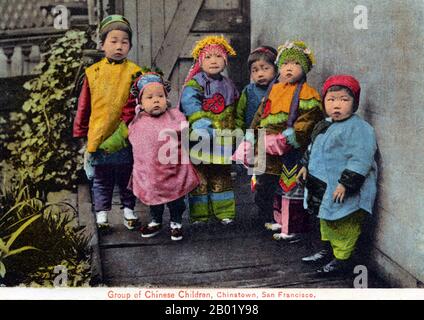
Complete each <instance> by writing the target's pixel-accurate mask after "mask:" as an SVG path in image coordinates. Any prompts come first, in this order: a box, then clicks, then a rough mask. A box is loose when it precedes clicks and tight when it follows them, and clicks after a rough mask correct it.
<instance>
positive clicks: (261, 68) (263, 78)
mask: <svg viewBox="0 0 424 320" xmlns="http://www.w3.org/2000/svg"><path fill="white" fill-rule="evenodd" d="M250 77H251V78H252V80H253V82H254V83H256V84H259V85H261V86H266V85H268V84H269V83H270V82H271V80H272V79H274V77H275V68H274V66H273V65H272V64H270V63H268V62H266V61H265V60H258V61H255V62H253V63H252V65H251V67H250Z"/></svg>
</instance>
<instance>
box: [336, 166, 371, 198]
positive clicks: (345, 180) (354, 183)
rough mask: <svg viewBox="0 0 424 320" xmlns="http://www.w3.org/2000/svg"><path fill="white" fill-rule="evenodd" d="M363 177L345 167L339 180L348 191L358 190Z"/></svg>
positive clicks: (363, 179)
mask: <svg viewBox="0 0 424 320" xmlns="http://www.w3.org/2000/svg"><path fill="white" fill-rule="evenodd" d="M364 181H365V177H364V176H363V175H361V174H359V173H356V172H354V171H351V170H348V169H345V170H344V171H343V172H342V175H341V177H340V179H339V182H340V183H341V184H342V185H344V186H345V187H346V189H347V191H348V192H349V193H355V192H358V191H359V189H361V187H362V184H363V183H364Z"/></svg>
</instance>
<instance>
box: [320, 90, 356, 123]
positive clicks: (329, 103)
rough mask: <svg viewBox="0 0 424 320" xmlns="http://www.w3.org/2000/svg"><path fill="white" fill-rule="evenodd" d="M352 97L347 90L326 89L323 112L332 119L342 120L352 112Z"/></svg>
mask: <svg viewBox="0 0 424 320" xmlns="http://www.w3.org/2000/svg"><path fill="white" fill-rule="evenodd" d="M353 102H354V101H353V98H352V97H351V96H350V94H349V93H348V91H347V90H345V89H342V90H340V91H328V92H327V94H326V95H325V99H324V105H325V112H326V113H327V114H328V116H329V117H331V119H332V120H333V121H342V120H344V119H347V118H349V117H350V116H351V115H352V113H353Z"/></svg>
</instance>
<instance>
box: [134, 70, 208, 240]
mask: <svg viewBox="0 0 424 320" xmlns="http://www.w3.org/2000/svg"><path fill="white" fill-rule="evenodd" d="M135 86H136V87H137V89H138V96H137V99H138V105H137V107H136V115H135V117H134V119H133V120H132V122H131V123H130V124H129V126H128V139H129V142H130V143H131V145H132V148H133V157H134V166H133V171H132V176H131V179H130V183H129V188H130V189H132V191H133V193H134V195H135V196H136V197H138V198H139V199H140V200H141V201H142V202H143V203H145V204H146V205H149V206H150V214H151V217H152V220H151V222H150V223H149V224H148V225H146V226H144V227H142V228H141V236H142V237H144V238H149V237H153V236H155V235H157V234H158V233H159V232H160V231H161V229H162V215H163V212H164V209H165V205H167V206H168V208H169V211H170V214H171V219H170V221H171V222H170V227H171V239H172V240H181V239H182V238H183V236H182V230H181V228H182V224H181V223H182V216H183V212H184V211H185V209H186V206H185V202H184V197H185V195H186V194H188V193H189V192H190V191H192V190H193V189H195V188H196V187H197V186H198V184H199V183H200V181H199V177H198V175H197V173H196V171H195V170H194V168H193V166H192V164H191V163H190V162H189V161H188V157H187V161H185V162H184V159H183V157H182V156H181V154H182V150H181V131H182V130H183V129H184V128H187V127H188V123H187V122H186V119H185V116H184V115H183V114H182V113H181V112H180V111H179V110H178V108H168V106H169V102H168V100H167V89H166V86H165V84H164V82H163V80H162V78H161V76H160V75H159V74H156V73H146V74H144V75H142V76H141V77H139V78H138V79H137V81H136V83H135Z"/></svg>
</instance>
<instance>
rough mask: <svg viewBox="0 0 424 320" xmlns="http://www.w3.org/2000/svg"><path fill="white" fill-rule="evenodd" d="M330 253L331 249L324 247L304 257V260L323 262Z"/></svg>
mask: <svg viewBox="0 0 424 320" xmlns="http://www.w3.org/2000/svg"><path fill="white" fill-rule="evenodd" d="M329 255H330V251H329V250H327V249H322V250H320V251H318V252H316V253H314V254H312V255H310V256H307V257H303V258H302V262H304V263H317V262H321V261H323V260H324V259H326V258H327V257H329Z"/></svg>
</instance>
